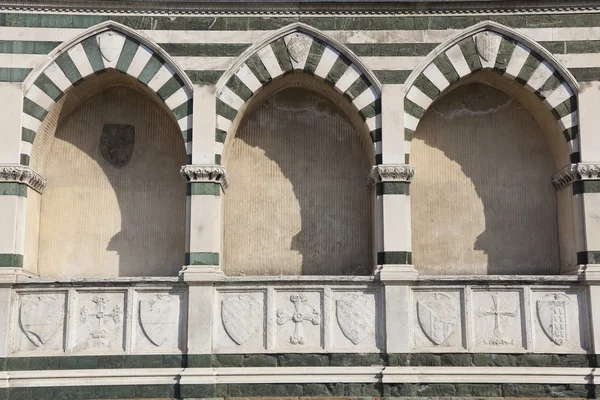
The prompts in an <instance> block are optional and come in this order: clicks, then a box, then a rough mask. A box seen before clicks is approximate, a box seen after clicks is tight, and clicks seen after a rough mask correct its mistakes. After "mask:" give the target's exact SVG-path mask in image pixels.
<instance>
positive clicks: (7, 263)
mask: <svg viewBox="0 0 600 400" xmlns="http://www.w3.org/2000/svg"><path fill="white" fill-rule="evenodd" d="M1 190H2V185H0V194H2V193H1ZM0 267H13V268H22V267H23V255H21V254H0Z"/></svg>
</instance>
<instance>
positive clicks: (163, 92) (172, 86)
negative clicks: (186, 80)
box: [156, 75, 184, 101]
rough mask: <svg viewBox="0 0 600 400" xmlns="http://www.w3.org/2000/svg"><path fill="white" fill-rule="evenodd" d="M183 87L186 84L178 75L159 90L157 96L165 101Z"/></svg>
mask: <svg viewBox="0 0 600 400" xmlns="http://www.w3.org/2000/svg"><path fill="white" fill-rule="evenodd" d="M183 86H184V84H183V82H182V81H181V79H180V78H179V77H178V76H177V75H173V76H172V77H171V78H170V79H169V80H168V81H167V82H165V84H164V85H162V87H161V88H160V89H158V92H156V94H157V95H158V96H159V97H160V98H161V99H163V101H164V100H167V99H168V98H169V97H171V95H172V94H173V93H175V92H176V91H178V90H179V89H180V88H182V87H183Z"/></svg>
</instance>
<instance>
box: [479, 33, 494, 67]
mask: <svg viewBox="0 0 600 400" xmlns="http://www.w3.org/2000/svg"><path fill="white" fill-rule="evenodd" d="M474 39H475V48H476V49H477V54H479V56H480V57H481V58H483V59H484V60H485V61H490V60H491V59H492V58H493V57H494V55H495V52H497V51H498V49H497V43H496V42H497V40H498V37H497V35H495V34H493V33H492V32H482V33H479V34H477V35H475V38H474Z"/></svg>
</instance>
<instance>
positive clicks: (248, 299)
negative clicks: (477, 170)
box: [214, 289, 267, 352]
mask: <svg viewBox="0 0 600 400" xmlns="http://www.w3.org/2000/svg"><path fill="white" fill-rule="evenodd" d="M266 294H267V292H266V290H256V289H255V290H238V291H232V290H223V291H218V292H217V304H216V307H217V309H216V311H215V315H216V316H217V318H216V319H215V321H214V327H215V344H216V347H217V348H218V349H221V350H226V349H231V350H232V351H240V350H243V351H246V352H251V351H261V350H264V349H266V346H267V325H266V318H265V317H266V314H267V312H266V304H267V301H266Z"/></svg>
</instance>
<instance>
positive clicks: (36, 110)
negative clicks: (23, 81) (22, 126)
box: [23, 97, 48, 121]
mask: <svg viewBox="0 0 600 400" xmlns="http://www.w3.org/2000/svg"><path fill="white" fill-rule="evenodd" d="M23 112H24V113H25V114H28V115H31V116H32V117H34V118H36V119H38V120H40V121H43V120H44V118H46V115H48V111H46V110H45V109H44V108H42V107H41V106H40V105H38V104H37V103H34V102H33V101H32V100H30V99H29V98H28V97H25V98H24V99H23Z"/></svg>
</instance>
